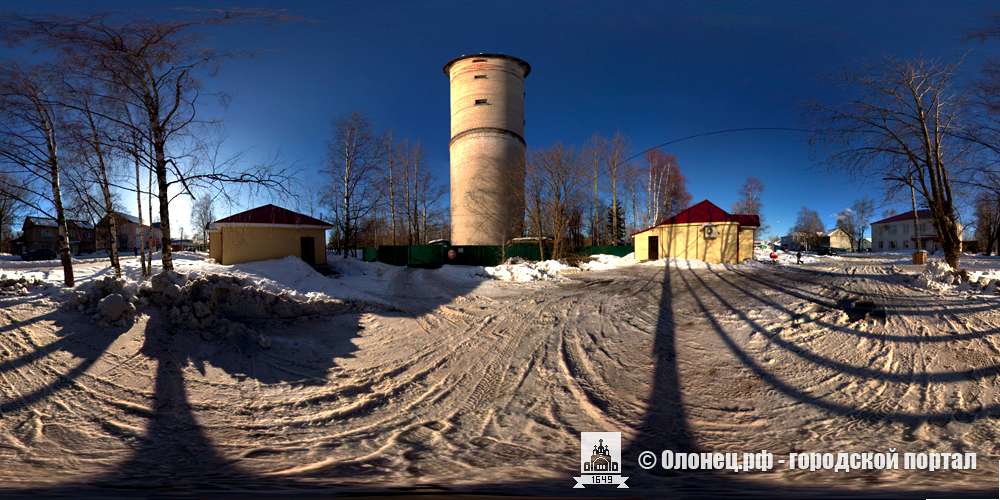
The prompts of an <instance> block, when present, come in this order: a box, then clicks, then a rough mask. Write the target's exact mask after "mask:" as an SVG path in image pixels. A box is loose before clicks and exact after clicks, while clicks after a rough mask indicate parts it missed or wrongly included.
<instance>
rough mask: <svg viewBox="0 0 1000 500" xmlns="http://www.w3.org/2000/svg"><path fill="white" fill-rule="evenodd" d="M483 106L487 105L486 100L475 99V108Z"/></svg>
mask: <svg viewBox="0 0 1000 500" xmlns="http://www.w3.org/2000/svg"><path fill="white" fill-rule="evenodd" d="M483 104H489V103H487V102H486V99H476V106H480V105H483Z"/></svg>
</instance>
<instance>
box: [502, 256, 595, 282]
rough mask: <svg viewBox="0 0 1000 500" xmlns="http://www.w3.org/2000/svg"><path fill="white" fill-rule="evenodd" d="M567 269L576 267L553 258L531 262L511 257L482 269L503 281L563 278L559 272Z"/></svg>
mask: <svg viewBox="0 0 1000 500" xmlns="http://www.w3.org/2000/svg"><path fill="white" fill-rule="evenodd" d="M569 269H576V268H573V267H571V266H569V265H568V264H564V263H561V262H558V261H554V260H546V261H542V262H531V261H528V260H525V259H522V258H520V257H511V258H509V259H507V261H506V262H504V263H503V264H500V265H499V266H492V267H485V268H483V271H484V272H485V273H486V275H487V276H489V277H491V278H493V279H498V280H503V281H539V280H561V279H565V278H563V277H562V276H561V275H560V274H559V273H560V272H562V271H566V270H569Z"/></svg>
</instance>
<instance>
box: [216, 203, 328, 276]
mask: <svg viewBox="0 0 1000 500" xmlns="http://www.w3.org/2000/svg"><path fill="white" fill-rule="evenodd" d="M327 229H333V225H332V224H327V223H326V222H323V221H321V220H319V219H314V218H312V217H309V216H308V215H303V214H300V213H296V212H293V211H291V210H287V209H284V208H281V207H278V206H274V205H264V206H262V207H257V208H254V209H252V210H247V211H246V212H240V213H238V214H236V215H231V216H229V217H226V218H225V219H220V220H217V221H215V222H212V223H210V224H209V225H208V255H209V257H211V258H213V259H215V260H216V262H218V263H219V264H223V265H231V264H242V263H244V262H254V261H258V260H269V259H281V258H284V257H288V256H290V255H294V256H296V257H298V258H300V259H302V260H303V261H305V262H306V263H307V264H310V265H320V264H326V230H327Z"/></svg>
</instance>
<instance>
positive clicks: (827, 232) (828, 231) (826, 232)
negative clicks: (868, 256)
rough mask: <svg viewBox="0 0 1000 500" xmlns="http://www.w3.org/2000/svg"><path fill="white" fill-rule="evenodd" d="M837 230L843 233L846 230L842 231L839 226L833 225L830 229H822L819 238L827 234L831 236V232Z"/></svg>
mask: <svg viewBox="0 0 1000 500" xmlns="http://www.w3.org/2000/svg"><path fill="white" fill-rule="evenodd" d="M837 231H840V232H842V233H844V234H847V233H846V232H844V230H843V229H840V228H839V227H835V228H833V229H830V230H827V231H823V232H821V233H819V235H820V237H821V238H825V237H827V236H833V233H836V232H837Z"/></svg>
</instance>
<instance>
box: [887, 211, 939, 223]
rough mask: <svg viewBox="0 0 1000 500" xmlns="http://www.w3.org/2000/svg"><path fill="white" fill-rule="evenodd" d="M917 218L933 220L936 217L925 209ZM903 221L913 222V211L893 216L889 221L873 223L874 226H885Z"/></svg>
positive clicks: (918, 212) (918, 213)
mask: <svg viewBox="0 0 1000 500" xmlns="http://www.w3.org/2000/svg"><path fill="white" fill-rule="evenodd" d="M917 218H918V219H933V218H934V216H933V215H932V214H931V211H930V210H927V209H924V210H917ZM901 220H913V210H910V211H908V212H903V213H901V214H898V215H893V216H892V217H889V218H888V219H882V220H879V221H875V222H872V224H885V223H888V222H899V221H901Z"/></svg>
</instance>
